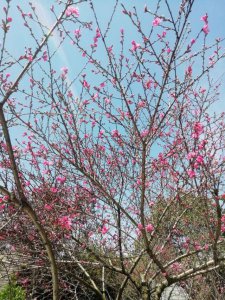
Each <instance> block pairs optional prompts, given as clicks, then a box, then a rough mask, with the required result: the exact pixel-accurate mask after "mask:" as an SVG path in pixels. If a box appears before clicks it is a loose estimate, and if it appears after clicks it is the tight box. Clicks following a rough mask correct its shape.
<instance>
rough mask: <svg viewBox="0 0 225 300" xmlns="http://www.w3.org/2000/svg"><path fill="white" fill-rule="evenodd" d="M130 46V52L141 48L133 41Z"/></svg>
mask: <svg viewBox="0 0 225 300" xmlns="http://www.w3.org/2000/svg"><path fill="white" fill-rule="evenodd" d="M131 44H132V48H131V50H132V51H136V50H137V49H138V48H140V47H141V45H140V44H137V43H136V42H135V41H132V42H131Z"/></svg>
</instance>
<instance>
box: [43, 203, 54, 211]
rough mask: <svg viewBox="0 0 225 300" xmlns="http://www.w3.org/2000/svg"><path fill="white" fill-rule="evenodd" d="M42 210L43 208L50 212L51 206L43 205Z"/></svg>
mask: <svg viewBox="0 0 225 300" xmlns="http://www.w3.org/2000/svg"><path fill="white" fill-rule="evenodd" d="M44 208H45V209H46V210H52V205H49V204H45V206H44Z"/></svg>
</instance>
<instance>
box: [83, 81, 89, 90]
mask: <svg viewBox="0 0 225 300" xmlns="http://www.w3.org/2000/svg"><path fill="white" fill-rule="evenodd" d="M83 87H84V88H87V89H89V88H90V84H88V82H87V81H86V80H84V81H83Z"/></svg>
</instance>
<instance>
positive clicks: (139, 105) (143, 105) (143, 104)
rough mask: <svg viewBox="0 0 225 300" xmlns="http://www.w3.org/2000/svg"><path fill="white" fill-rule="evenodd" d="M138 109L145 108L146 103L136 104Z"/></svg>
mask: <svg viewBox="0 0 225 300" xmlns="http://www.w3.org/2000/svg"><path fill="white" fill-rule="evenodd" d="M137 106H138V107H140V108H141V107H145V106H146V103H145V101H140V102H138V105H137Z"/></svg>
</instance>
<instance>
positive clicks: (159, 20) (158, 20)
mask: <svg viewBox="0 0 225 300" xmlns="http://www.w3.org/2000/svg"><path fill="white" fill-rule="evenodd" d="M161 22H162V19H161V18H159V17H157V18H155V19H154V20H153V21H152V25H153V26H155V27H156V26H159V24H160V23H161Z"/></svg>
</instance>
